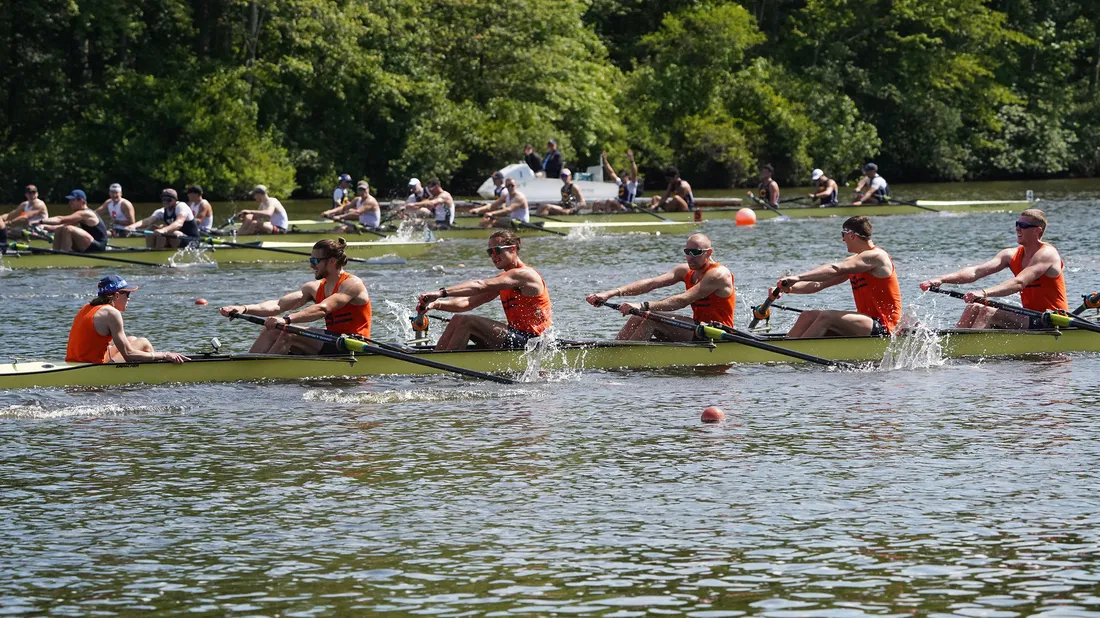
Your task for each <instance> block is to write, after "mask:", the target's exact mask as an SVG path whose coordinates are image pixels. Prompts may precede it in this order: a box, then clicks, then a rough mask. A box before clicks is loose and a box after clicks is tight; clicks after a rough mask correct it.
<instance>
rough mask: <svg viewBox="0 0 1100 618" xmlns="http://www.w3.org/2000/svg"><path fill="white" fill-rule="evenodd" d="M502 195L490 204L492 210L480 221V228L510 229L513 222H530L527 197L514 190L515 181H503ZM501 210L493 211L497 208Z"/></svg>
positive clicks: (511, 179)
mask: <svg viewBox="0 0 1100 618" xmlns="http://www.w3.org/2000/svg"><path fill="white" fill-rule="evenodd" d="M504 189H505V191H504V194H503V195H501V196H500V197H498V198H497V199H496V201H494V202H493V203H492V204H490V208H494V209H493V210H490V211H489V212H487V213H485V216H484V217H483V218H482V219H481V227H500V228H504V229H511V228H512V225H513V224H512V222H513V221H523V222H524V223H530V222H531V211H530V209H529V208H528V206H527V196H525V195H524V194H522V193H520V192H519V190H518V189H517V188H516V179H515V178H509V179H508V180H505V181H504ZM502 205H503V206H504V207H503V208H500V209H499V210H498V209H495V208H496V207H499V206H502Z"/></svg>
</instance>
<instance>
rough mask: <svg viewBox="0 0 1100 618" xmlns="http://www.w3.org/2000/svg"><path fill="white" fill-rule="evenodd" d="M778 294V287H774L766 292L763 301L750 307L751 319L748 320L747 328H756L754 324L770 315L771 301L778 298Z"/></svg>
mask: <svg viewBox="0 0 1100 618" xmlns="http://www.w3.org/2000/svg"><path fill="white" fill-rule="evenodd" d="M780 294H781V292H780V291H779V288H776V289H774V290H772V291H771V292H770V293H769V294H768V297H767V298H766V299H764V302H763V303H760V304H759V305H757V306H755V307H753V308H752V320H751V321H750V322H749V330H752V329H754V328H756V325H757V324H759V323H760V321H761V320H765V321H766V320H768V318H770V317H771V315H772V312H771V306H772V303H774V302H775V301H777V300H779V296H780Z"/></svg>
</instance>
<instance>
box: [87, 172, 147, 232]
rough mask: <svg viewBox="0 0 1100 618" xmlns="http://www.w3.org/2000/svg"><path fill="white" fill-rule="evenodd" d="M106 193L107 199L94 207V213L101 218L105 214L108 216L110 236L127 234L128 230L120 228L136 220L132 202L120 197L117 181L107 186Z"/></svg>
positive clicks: (120, 191) (120, 190)
mask: <svg viewBox="0 0 1100 618" xmlns="http://www.w3.org/2000/svg"><path fill="white" fill-rule="evenodd" d="M107 195H108V199H107V201H105V202H103V203H102V204H100V206H99V208H96V209H95V214H97V215H99V217H100V218H101V219H102V218H103V215H105V214H106V215H108V216H110V218H111V225H110V227H108V228H107V229H108V233H109V234H110V235H111V236H129V235H130V232H128V231H127V230H124V229H121V228H125V227H126V226H127V225H130V224H131V223H133V222H134V221H137V216H136V215H135V214H134V205H133V203H132V202H130V200H128V199H126V198H124V197H122V185H120V184H118V183H117V182H116V183H114V184H112V185H111V186H110V187H108V188H107Z"/></svg>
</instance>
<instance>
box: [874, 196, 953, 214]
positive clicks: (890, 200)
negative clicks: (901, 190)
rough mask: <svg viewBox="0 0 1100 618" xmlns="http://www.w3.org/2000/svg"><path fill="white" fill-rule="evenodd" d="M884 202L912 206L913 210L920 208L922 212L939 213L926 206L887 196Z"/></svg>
mask: <svg viewBox="0 0 1100 618" xmlns="http://www.w3.org/2000/svg"><path fill="white" fill-rule="evenodd" d="M886 201H887V203H889V202H897V203H899V204H905V205H906V206H912V207H914V208H920V209H923V210H927V211H929V212H941V211H939V210H937V209H935V208H929V207H927V206H921V205H920V204H918V203H916V202H913V201H910V200H901V199H898V198H896V197H890V196H889V195H888V196H886Z"/></svg>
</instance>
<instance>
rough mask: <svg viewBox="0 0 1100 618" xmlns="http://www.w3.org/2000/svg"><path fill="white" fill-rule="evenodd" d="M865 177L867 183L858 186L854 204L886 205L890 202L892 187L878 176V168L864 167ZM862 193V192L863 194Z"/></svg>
mask: <svg viewBox="0 0 1100 618" xmlns="http://www.w3.org/2000/svg"><path fill="white" fill-rule="evenodd" d="M863 176H864V178H866V179H867V180H866V182H863V181H860V184H859V185H857V186H856V196H855V200H853V201H852V204H853V205H855V206H860V205H863V204H886V203H887V202H889V201H890V186H889V185H888V184H887V183H886V179H885V178H883V177H882V176H879V175H878V166H877V165H875V164H874V163H868V164H867V165H864V166H863ZM861 191H862V192H861Z"/></svg>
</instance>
